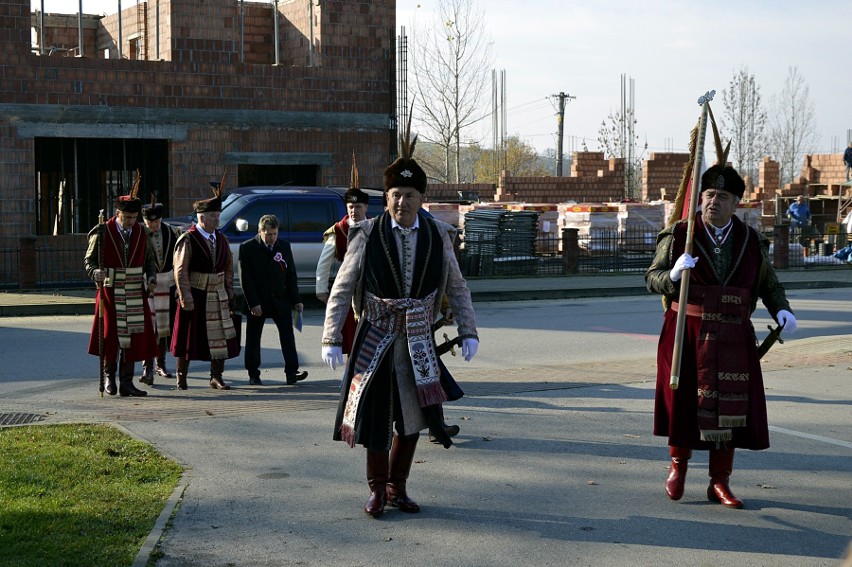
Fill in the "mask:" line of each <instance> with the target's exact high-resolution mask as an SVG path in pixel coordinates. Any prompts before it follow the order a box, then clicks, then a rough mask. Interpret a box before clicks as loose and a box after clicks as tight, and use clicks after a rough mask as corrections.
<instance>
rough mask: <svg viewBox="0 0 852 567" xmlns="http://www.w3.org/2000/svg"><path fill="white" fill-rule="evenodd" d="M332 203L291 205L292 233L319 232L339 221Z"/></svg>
mask: <svg viewBox="0 0 852 567" xmlns="http://www.w3.org/2000/svg"><path fill="white" fill-rule="evenodd" d="M336 217H337V215H336V213H335V209H334V205H333V204H332V203H331V202H330V201H299V202H293V203H290V232H291V233H292V232H319V233H322V232H323V231H325V230H326V229H327V228H328V227H330V226H331V225H333V224H334V223H336V222H337V221H339V220H340V219H339V218H336Z"/></svg>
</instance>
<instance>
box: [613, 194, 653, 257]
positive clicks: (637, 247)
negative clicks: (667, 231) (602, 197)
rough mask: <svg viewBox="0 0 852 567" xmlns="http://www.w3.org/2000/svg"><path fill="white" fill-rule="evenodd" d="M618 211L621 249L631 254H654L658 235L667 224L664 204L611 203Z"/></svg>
mask: <svg viewBox="0 0 852 567" xmlns="http://www.w3.org/2000/svg"><path fill="white" fill-rule="evenodd" d="M610 205H611V206H613V207H616V209H617V210H618V214H617V218H618V237H619V240H620V242H621V249H622V250H627V251H631V252H652V251H653V250H654V249H655V247H656V242H657V234H658V233H659V232H660V230H661V229H662V228H663V224H664V222H665V217H664V211H665V207H664V205H663V203H662V202H659V203H655V204H651V203H610Z"/></svg>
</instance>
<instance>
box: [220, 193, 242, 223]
mask: <svg viewBox="0 0 852 567" xmlns="http://www.w3.org/2000/svg"><path fill="white" fill-rule="evenodd" d="M246 202H247V201H246V198H245V197H243V196H242V195H237V194H236V193H231V194H229V195H228V196H227V197H225V200H224V201H222V214H220V215H219V226H225V225H226V224H228V223H229V222H231V219H233V218H234V216H235V215H236V214H237V213H239V212H240V211H241V210H243V206H244V205H245V204H246Z"/></svg>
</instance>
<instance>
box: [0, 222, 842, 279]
mask: <svg viewBox="0 0 852 567" xmlns="http://www.w3.org/2000/svg"><path fill="white" fill-rule="evenodd" d="M471 236H473V235H471ZM766 236H767V238H768V239H769V242H770V246H769V254H770V259H771V260H772V262H773V265H774V266H775V267H776V268H777V269H807V268H809V267H815V266H819V267H829V266H837V267H838V268H841V269H842V268H845V267H848V266H852V263H850V262H849V260H850V259H852V247H850V244H849V239H848V237H847V235H846V234H845V233H841V234H822V233H819V232H817V231H815V230H805V231H802V230H798V229H795V230H792V231H791V230H790V229H789V228H788V227H776V231H775V232H774V233H766ZM655 246H656V234H650V233H648V232H647V231H636V232H623V231H618V230H595V231H589V232H583V231H579V230H577V229H563V230H562V232H561V233H539V234H537V235H535V236H531V235H529V234H513V233H511V232H507V231H504V232H501V233H499V234H496V233H495V234H483V233H481V232H480V233H478V234H477V235H476V236H475V237H472V238H469V239H468V238H465V235H464V231H462V232H461V238H460V242H459V247H458V260H459V266H460V267H461V271H462V274H463V275H464V276H465V277H467V278H500V277H519V276H523V277H535V276H558V275H565V276H571V275H573V274H607V273H613V274H618V273H643V272H645V270H647V268H648V266H649V265H650V264H651V260H652V259H653V257H654V251H655ZM776 248H778V252H776ZM85 251H86V235H63V236H43V237H26V238H20V239H8V240H6V241H5V242H0V289H3V290H23V289H42V290H44V289H60V288H86V287H92V286H93V284H92V282H91V280H89V279H88V278H87V277H86V273H85V271H84V269H83V256H84V255H85ZM301 291H302V293H310V291H311V290H309V289H302V290H301Z"/></svg>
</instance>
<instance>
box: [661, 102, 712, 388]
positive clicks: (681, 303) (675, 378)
mask: <svg viewBox="0 0 852 567" xmlns="http://www.w3.org/2000/svg"><path fill="white" fill-rule="evenodd" d="M715 94H716V91H709V92H707V93H705V94H704V96H701V97H699V98H698V104H700V105H701V119H700V120H699V122H698V139H697V140H696V142H695V160H694V162H693V164H692V181H691V183H692V189H691V190H690V193H689V209H688V211H689V213H688V215H689V216H688V217H687V219H688V220H687V225H686V243H685V245H684V248H683V252H684V254H689V255H690V256H691V255H692V241H693V236H694V235H695V209H697V208H698V199H699V198H700V196H701V188H700V187H699V183H700V182H701V158H702V157H703V156H704V134H705V133H706V132H707V114H708V112H709V110H710V101H711V100H713V95H715ZM689 276H690V270H689V269H686V270H684V271H683V276H682V277H681V279H680V296H679V298H678V310H677V326H676V327H675V342H674V351H673V352H672V373H671V378H670V380H669V386H670V387H671V389H672V390H677V388H678V386H679V385H680V362H681V355H682V353H683V335H684V332H685V330H686V305H687V303H688V300H689Z"/></svg>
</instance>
